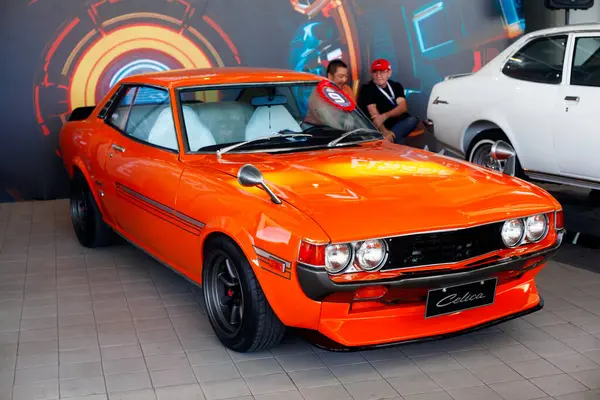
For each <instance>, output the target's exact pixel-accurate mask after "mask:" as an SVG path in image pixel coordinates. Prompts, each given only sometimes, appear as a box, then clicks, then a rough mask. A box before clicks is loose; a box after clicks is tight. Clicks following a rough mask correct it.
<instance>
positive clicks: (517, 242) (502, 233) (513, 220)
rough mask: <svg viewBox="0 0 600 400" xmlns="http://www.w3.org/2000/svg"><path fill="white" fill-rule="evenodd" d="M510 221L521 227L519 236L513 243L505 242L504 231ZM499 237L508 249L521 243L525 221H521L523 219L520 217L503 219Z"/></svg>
mask: <svg viewBox="0 0 600 400" xmlns="http://www.w3.org/2000/svg"><path fill="white" fill-rule="evenodd" d="M512 223H516V224H517V225H518V226H519V227H520V228H521V233H520V235H519V238H518V240H516V241H515V242H514V243H512V242H507V239H506V237H505V232H506V230H507V229H509V228H507V227H508V226H509V225H510V224H512ZM500 238H501V239H502V243H504V245H505V246H506V247H508V248H509V249H512V248H515V247H517V246H519V245H521V244H522V243H523V239H524V238H525V222H524V221H523V219H522V218H513V219H509V220H507V221H504V224H503V225H502V229H501V230H500Z"/></svg>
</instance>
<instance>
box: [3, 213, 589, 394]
mask: <svg viewBox="0 0 600 400" xmlns="http://www.w3.org/2000/svg"><path fill="white" fill-rule="evenodd" d="M0 246H1V247H0V248H1V252H0V399H11V398H12V399H14V400H21V399H58V398H61V399H62V398H76V399H88V400H100V399H107V398H108V399H128V400H133V399H143V400H145V399H161V400H162V399H173V400H185V399H200V400H202V399H208V400H217V399H225V398H239V399H252V398H255V399H261V400H267V399H269V400H273V399H280V398H281V399H285V400H296V399H306V400H316V399H324V400H325V399H326V400H336V399H355V400H375V399H383V398H390V399H403V398H404V399H407V400H409V399H410V400H417V399H419V400H424V399H431V400H442V399H457V400H462V399H482V400H483V399H485V400H488V399H502V398H504V399H519V400H527V399H542V398H556V399H564V400H567V399H571V400H575V399H586V400H590V399H600V290H599V289H598V284H599V283H600V274H597V273H595V272H592V271H591V270H590V267H591V266H592V265H593V264H595V265H598V264H597V262H598V261H600V256H599V255H598V252H597V251H591V250H585V251H584V250H581V249H579V248H569V247H566V248H565V249H564V250H563V251H562V252H561V253H560V254H559V257H558V260H561V261H562V262H563V263H559V262H556V261H555V262H552V263H551V265H550V266H549V267H548V268H547V269H546V270H545V271H544V272H543V273H542V275H541V277H540V279H539V284H540V286H541V287H542V293H543V295H544V296H545V301H546V307H545V309H544V310H542V311H540V312H538V313H535V314H532V315H530V316H528V317H525V318H523V319H520V320H515V321H512V322H509V323H506V324H503V325H500V326H497V327H495V328H493V329H488V330H486V331H483V332H479V333H476V334H470V335H467V336H462V337H459V338H454V339H451V340H446V341H440V342H434V343H429V344H422V345H410V346H404V347H397V348H392V349H386V350H377V351H368V352H363V353H352V354H339V353H329V352H324V351H320V350H316V349H314V348H312V347H311V346H309V345H307V344H306V343H304V342H302V341H301V340H300V339H297V338H295V337H288V338H286V340H285V343H284V344H282V345H281V346H279V347H277V348H276V349H274V350H273V351H271V352H265V353H261V354H251V355H240V354H236V353H232V352H228V351H226V350H224V348H223V347H222V346H221V345H220V344H219V343H218V342H217V341H216V340H215V338H214V336H212V330H211V328H210V326H209V324H208V321H207V319H206V317H205V316H204V314H203V313H202V311H201V306H200V305H199V303H198V299H199V298H200V297H201V296H199V291H198V290H197V289H196V288H194V287H192V286H191V285H190V284H189V283H188V282H187V281H185V280H184V279H182V278H180V277H178V276H176V275H175V274H174V273H172V272H170V271H169V270H167V269H166V268H164V267H162V266H160V265H157V264H156V263H155V262H154V261H152V260H151V259H149V258H148V257H146V256H144V255H143V254H141V253H140V252H139V251H138V250H135V249H134V248H132V247H131V246H129V245H122V246H118V247H113V248H109V249H103V250H98V251H84V249H83V248H82V247H80V246H79V245H78V244H77V242H76V240H75V238H74V236H73V234H72V230H71V226H70V222H69V219H68V214H67V203H66V202H64V201H60V202H39V203H17V204H2V205H0ZM571 259H572V260H573V262H575V263H578V264H582V266H583V267H585V268H577V267H573V266H570V265H567V264H566V262H568V261H569V260H571ZM586 268H587V269H586Z"/></svg>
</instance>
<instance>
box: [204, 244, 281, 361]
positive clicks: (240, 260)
mask: <svg viewBox="0 0 600 400" xmlns="http://www.w3.org/2000/svg"><path fill="white" fill-rule="evenodd" d="M204 249H205V250H204V256H203V258H204V262H203V267H202V292H203V294H204V302H205V304H206V314H207V316H208V320H209V321H210V324H211V326H212V328H213V330H214V331H215V334H216V336H217V338H218V339H219V340H220V341H221V343H222V344H223V345H224V346H225V347H227V348H228V349H230V350H233V351H237V352H240V353H246V352H253V351H258V350H262V349H267V348H271V347H273V346H275V345H277V344H278V343H279V342H281V340H282V339H283V336H284V335H285V328H286V327H285V325H284V324H283V323H282V322H281V320H280V319H279V318H278V317H277V315H276V314H275V312H274V311H273V309H272V308H271V305H270V304H269V302H268V301H267V298H266V297H265V294H264V292H263V290H262V288H261V286H260V283H259V281H258V278H257V277H256V275H255V274H254V271H253V269H252V267H251V266H250V262H249V261H248V259H247V258H246V256H245V254H244V252H243V251H242V249H241V248H240V247H239V246H238V245H237V243H235V242H234V241H233V240H232V239H230V238H229V237H226V236H224V235H219V236H216V237H213V238H211V239H209V240H208V242H207V243H206V244H205V247H204Z"/></svg>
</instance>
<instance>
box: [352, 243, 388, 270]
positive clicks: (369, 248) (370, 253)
mask: <svg viewBox="0 0 600 400" xmlns="http://www.w3.org/2000/svg"><path fill="white" fill-rule="evenodd" d="M385 254H386V246H385V242H384V241H383V240H380V239H369V240H365V241H364V242H362V243H361V245H360V246H359V247H358V250H357V251H356V261H357V262H358V266H359V267H360V268H361V269H363V270H364V271H374V270H376V269H377V268H378V267H379V266H381V264H382V262H383V259H384V257H385Z"/></svg>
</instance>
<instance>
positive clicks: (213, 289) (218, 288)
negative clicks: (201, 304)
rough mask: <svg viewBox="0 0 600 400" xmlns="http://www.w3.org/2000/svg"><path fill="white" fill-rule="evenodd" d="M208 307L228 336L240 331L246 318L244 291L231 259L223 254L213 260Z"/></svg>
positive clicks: (233, 335)
mask: <svg viewBox="0 0 600 400" xmlns="http://www.w3.org/2000/svg"><path fill="white" fill-rule="evenodd" d="M213 263H214V266H213V272H212V274H211V282H210V285H209V287H210V290H209V292H208V293H207V301H208V303H210V304H207V308H208V309H209V310H210V311H211V312H212V314H213V318H214V319H215V321H216V322H217V324H218V326H219V328H220V330H221V331H222V332H223V334H224V335H226V336H227V337H230V338H232V337H235V335H236V334H237V333H239V331H240V328H241V326H242V322H243V318H244V293H243V290H242V286H241V283H240V278H239V275H238V273H237V271H236V269H235V268H234V266H233V263H232V261H231V259H230V258H229V257H228V256H227V255H226V254H221V255H219V256H218V257H216V258H215V260H214V261H213Z"/></svg>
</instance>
